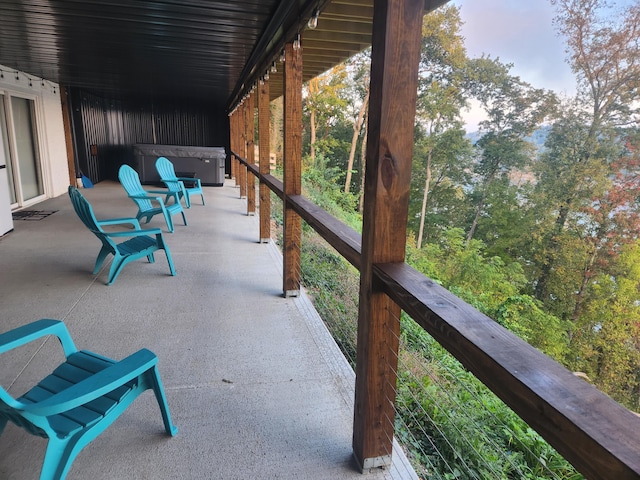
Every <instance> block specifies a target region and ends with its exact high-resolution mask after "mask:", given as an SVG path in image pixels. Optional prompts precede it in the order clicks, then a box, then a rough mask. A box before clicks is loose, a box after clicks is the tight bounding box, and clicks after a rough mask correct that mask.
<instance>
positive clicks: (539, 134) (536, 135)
mask: <svg viewBox="0 0 640 480" xmlns="http://www.w3.org/2000/svg"><path fill="white" fill-rule="evenodd" d="M550 130H551V127H550V126H544V127H540V128H539V129H537V130H536V131H535V132H533V134H531V135H530V136H528V137H526V138H525V140H527V141H528V142H531V143H533V144H534V145H535V146H536V147H538V150H541V149H542V147H543V146H544V142H545V140H546V139H547V135H549V131H550ZM481 136H482V133H481V132H479V131H476V132H470V133H467V135H466V137H467V138H468V139H469V140H470V141H471V143H472V144H474V145H475V144H476V142H477V141H478V140H480V137H481Z"/></svg>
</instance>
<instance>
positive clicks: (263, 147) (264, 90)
mask: <svg viewBox="0 0 640 480" xmlns="http://www.w3.org/2000/svg"><path fill="white" fill-rule="evenodd" d="M270 117H271V112H270V111H269V80H264V81H262V82H260V85H259V87H258V146H259V147H260V148H259V155H260V158H259V159H258V161H259V162H260V173H261V174H262V175H269V174H270V173H271V171H270V164H269V156H270V152H271V146H270V142H269V137H270V135H269V130H270V125H269V122H270ZM269 240H271V193H270V190H269V187H268V186H267V185H265V184H264V182H262V181H261V182H260V242H261V243H268V242H269Z"/></svg>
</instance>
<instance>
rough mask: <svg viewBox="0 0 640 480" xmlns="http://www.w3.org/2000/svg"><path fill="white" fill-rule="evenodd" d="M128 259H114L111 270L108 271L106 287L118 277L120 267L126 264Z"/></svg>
mask: <svg viewBox="0 0 640 480" xmlns="http://www.w3.org/2000/svg"><path fill="white" fill-rule="evenodd" d="M127 258H128V257H115V258H114V259H113V262H111V269H110V270H109V280H108V281H107V285H111V284H113V282H115V281H116V278H118V275H120V272H121V271H122V267H124V266H125V265H126V264H127Z"/></svg>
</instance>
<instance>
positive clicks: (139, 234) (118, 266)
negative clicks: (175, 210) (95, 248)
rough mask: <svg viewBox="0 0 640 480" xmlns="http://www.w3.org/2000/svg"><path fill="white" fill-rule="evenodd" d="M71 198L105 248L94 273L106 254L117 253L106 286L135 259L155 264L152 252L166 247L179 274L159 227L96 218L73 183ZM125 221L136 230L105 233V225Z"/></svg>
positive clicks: (170, 267)
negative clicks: (150, 227) (144, 227)
mask: <svg viewBox="0 0 640 480" xmlns="http://www.w3.org/2000/svg"><path fill="white" fill-rule="evenodd" d="M69 197H70V198H71V203H72V204H73V208H74V210H75V211H76V213H77V214H78V217H80V220H82V223H84V224H85V226H86V227H87V228H88V229H89V230H90V231H91V232H92V233H93V234H94V235H95V236H96V237H98V238H99V239H100V241H101V242H102V248H101V249H100V252H99V253H98V258H97V259H96V265H95V267H94V269H93V274H94V275H95V274H97V273H98V272H99V271H100V268H101V267H102V264H103V263H104V260H105V259H106V258H107V255H109V254H112V255H113V256H114V259H113V262H112V263H111V270H109V280H108V282H107V285H111V284H112V283H113V282H115V280H116V278H117V277H118V275H119V274H120V271H121V270H122V268H123V267H124V266H125V265H126V264H127V263H129V262H131V261H133V260H137V259H139V258H142V257H147V259H148V260H149V263H153V262H154V261H155V259H154V256H153V252H155V251H156V250H164V253H165V254H166V255H167V262H169V270H170V271H171V275H175V274H176V270H175V268H174V266H173V260H172V258H171V252H170V251H169V247H168V246H167V245H166V243H165V241H164V237H163V236H162V230H160V229H159V228H153V229H147V230H142V229H141V228H140V223H139V222H138V219H136V218H113V219H109V220H97V219H96V216H95V215H94V213H93V209H92V208H91V204H90V203H89V202H88V201H87V199H86V198H84V196H83V195H82V194H81V193H80V191H79V190H78V189H77V188H76V187H74V186H73V185H71V186H69ZM124 224H131V225H133V228H134V229H133V230H125V231H120V232H106V231H104V229H103V228H102V227H103V226H104V225H124ZM120 238H129V239H128V240H125V241H124V242H120V243H116V240H117V239H120Z"/></svg>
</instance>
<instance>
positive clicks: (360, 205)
mask: <svg viewBox="0 0 640 480" xmlns="http://www.w3.org/2000/svg"><path fill="white" fill-rule="evenodd" d="M366 124H367V114H366V113H365V117H364V121H363V122H362V126H363V127H364V135H363V137H362V145H366V144H367V133H368V130H367V127H366ZM366 168H367V149H366V148H364V147H363V148H362V153H361V154H360V170H362V171H361V172H360V195H359V199H358V212H360V214H361V215H362V211H363V209H364V173H365V170H366Z"/></svg>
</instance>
